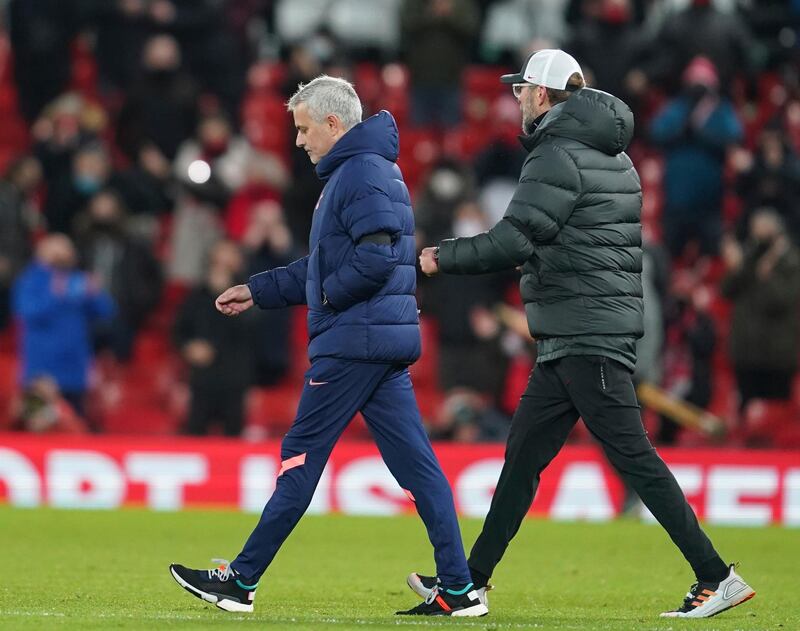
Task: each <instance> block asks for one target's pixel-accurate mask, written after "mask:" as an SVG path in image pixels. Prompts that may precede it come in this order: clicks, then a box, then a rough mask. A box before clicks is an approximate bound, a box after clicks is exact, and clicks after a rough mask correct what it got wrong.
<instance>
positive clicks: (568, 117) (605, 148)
mask: <svg viewBox="0 0 800 631" xmlns="http://www.w3.org/2000/svg"><path fill="white" fill-rule="evenodd" d="M545 136H556V137H560V138H569V139H571V140H577V141H578V142H582V143H583V144H585V145H588V146H590V147H592V148H594V149H597V150H599V151H602V152H603V153H606V154H608V155H610V156H615V155H617V154H618V153H622V152H623V151H625V149H627V148H628V145H629V144H630V142H631V138H633V112H631V108H629V107H628V106H627V105H626V104H625V103H624V102H623V101H622V100H621V99H618V98H617V97H616V96H613V95H611V94H608V92H601V91H600V90H593V89H591V88H583V89H581V90H578V91H577V92H575V93H574V94H573V95H572V96H571V97H570V98H569V99H567V100H566V101H564V102H563V103H559V104H558V105H556V106H554V107H553V108H552V109H550V111H549V112H547V114H546V115H545V117H544V119H542V122H541V123H540V124H539V126H538V127H537V128H536V131H535V132H533V134H531V135H530V136H526V137H525V138H524V139H523V141H522V144H523V145H524V146H525V148H526V149H527V150H528V151H531V150H532V149H533V147H535V146H536V145H537V144H539V143H540V142H541V141H542V140H543V138H544V137H545Z"/></svg>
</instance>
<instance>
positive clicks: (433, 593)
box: [425, 584, 439, 605]
mask: <svg viewBox="0 0 800 631" xmlns="http://www.w3.org/2000/svg"><path fill="white" fill-rule="evenodd" d="M438 595H439V585H438V584H437V585H434V586H433V588H431V592H430V594H428V595H427V597H426V598H425V604H426V605H430V604H431V603H433V601H434V600H436V597H437V596H438Z"/></svg>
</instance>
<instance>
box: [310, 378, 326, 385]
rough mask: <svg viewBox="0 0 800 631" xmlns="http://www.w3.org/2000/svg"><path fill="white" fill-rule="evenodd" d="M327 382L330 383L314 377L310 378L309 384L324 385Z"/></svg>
mask: <svg viewBox="0 0 800 631" xmlns="http://www.w3.org/2000/svg"><path fill="white" fill-rule="evenodd" d="M326 383H328V382H327V381H314V378H313V377H312V378H311V379H309V380H308V385H309V386H324V385H325V384H326Z"/></svg>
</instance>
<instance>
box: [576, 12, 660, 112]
mask: <svg viewBox="0 0 800 631" xmlns="http://www.w3.org/2000/svg"><path fill="white" fill-rule="evenodd" d="M648 44H649V42H648V40H647V35H646V33H645V32H644V31H643V30H642V29H641V27H640V26H639V25H637V24H636V23H635V20H634V7H633V3H632V0H599V1H594V2H583V18H582V20H581V21H580V22H579V23H578V24H576V26H575V29H574V31H573V34H572V37H571V39H570V41H569V44H568V45H567V47H566V50H567V51H568V52H570V53H571V54H572V55H573V56H574V57H575V58H576V59H577V60H578V62H579V63H580V64H581V67H582V68H583V69H584V72H586V71H587V69H588V71H589V72H590V73H591V74H592V76H593V77H594V81H592V82H591V83H592V85H593V87H595V88H597V89H599V90H604V91H605V92H610V93H611V94H615V95H617V96H619V97H620V98H621V99H623V100H624V101H625V102H626V103H628V105H630V106H631V108H632V109H633V110H634V111H637V110H638V109H639V108H638V103H637V101H638V95H636V94H633V93H632V92H630V91H629V90H628V89H627V86H628V84H627V81H626V78H627V76H628V73H629V72H630V71H631V70H632V69H633V68H634V67H635V65H636V63H637V62H638V61H639V60H640V59H641V57H642V55H643V54H644V52H645V50H646V48H647V46H648Z"/></svg>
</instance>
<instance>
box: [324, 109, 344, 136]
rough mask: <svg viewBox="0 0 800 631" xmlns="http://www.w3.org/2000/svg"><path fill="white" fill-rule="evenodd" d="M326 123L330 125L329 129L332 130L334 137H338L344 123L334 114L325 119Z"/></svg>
mask: <svg viewBox="0 0 800 631" xmlns="http://www.w3.org/2000/svg"><path fill="white" fill-rule="evenodd" d="M325 121H326V122H327V123H328V129H329V130H330V132H331V134H332V135H334V136H335V135H336V134H337V133H339V131H341V129H342V121H340V120H339V118H338V117H337V116H336V115H334V114H328V116H327V117H326V118H325Z"/></svg>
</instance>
